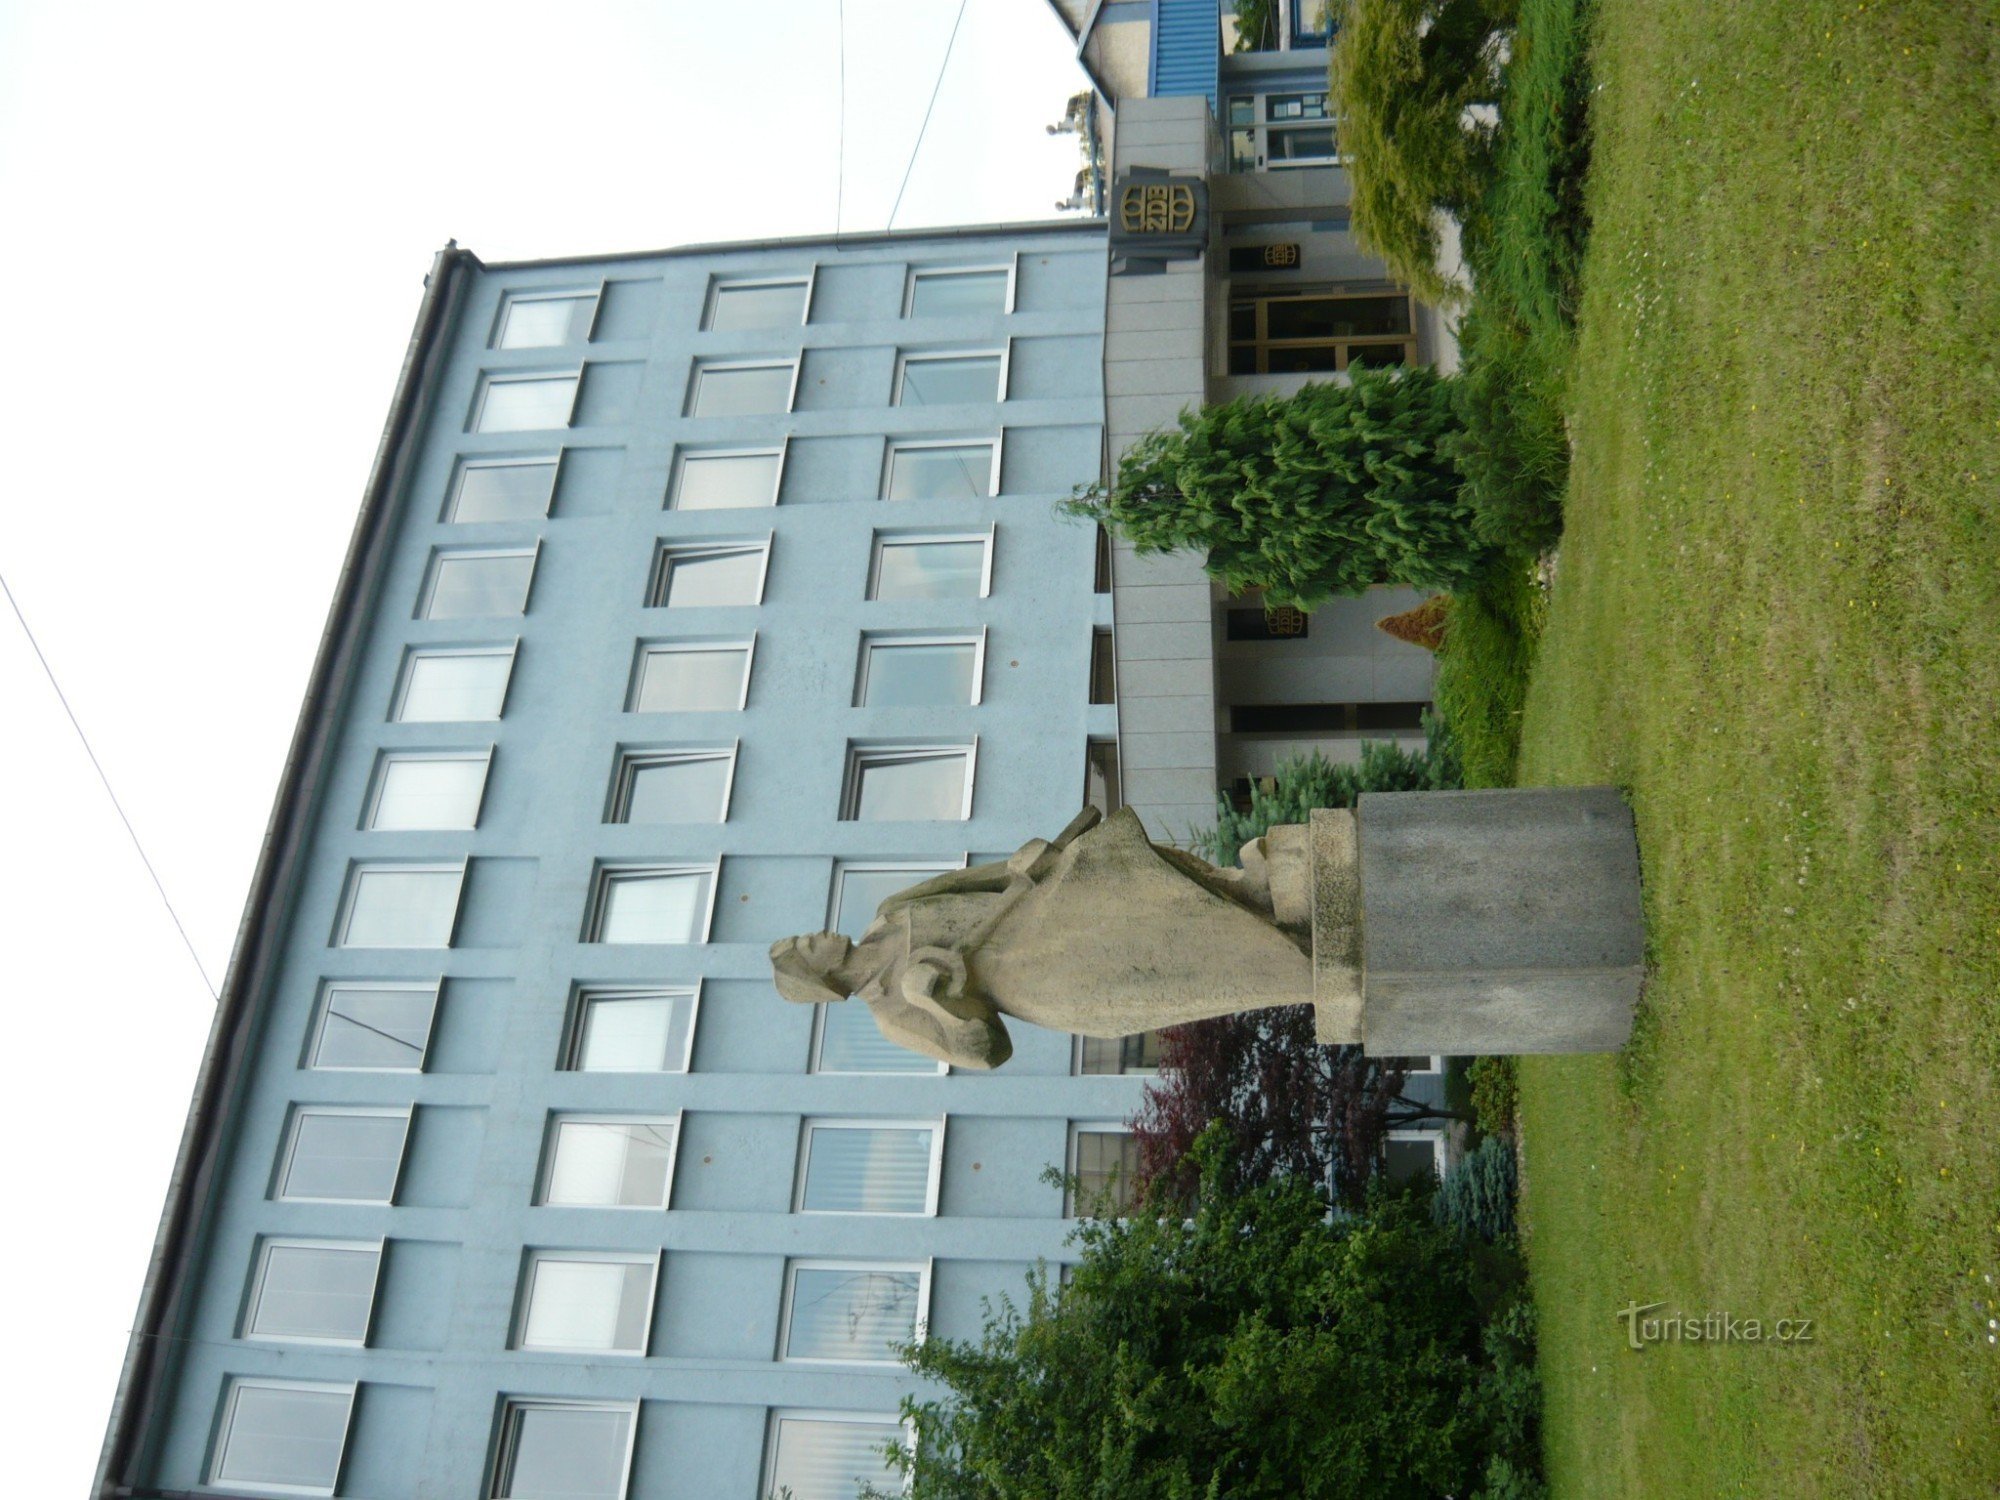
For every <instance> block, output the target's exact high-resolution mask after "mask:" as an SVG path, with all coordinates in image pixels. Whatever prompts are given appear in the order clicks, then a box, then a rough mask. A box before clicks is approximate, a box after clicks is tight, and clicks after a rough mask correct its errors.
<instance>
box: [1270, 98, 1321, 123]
mask: <svg viewBox="0 0 2000 1500" xmlns="http://www.w3.org/2000/svg"><path fill="white" fill-rule="evenodd" d="M1264 118H1265V119H1267V120H1275V121H1283V120H1324V119H1325V118H1326V95H1325V94H1272V95H1271V96H1270V97H1269V98H1268V99H1267V100H1265V103H1264Z"/></svg>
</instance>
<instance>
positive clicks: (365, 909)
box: [340, 867, 463, 948]
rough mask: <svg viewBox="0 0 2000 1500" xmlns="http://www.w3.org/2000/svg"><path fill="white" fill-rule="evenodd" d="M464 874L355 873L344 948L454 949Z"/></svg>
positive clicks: (378, 870) (342, 937)
mask: <svg viewBox="0 0 2000 1500" xmlns="http://www.w3.org/2000/svg"><path fill="white" fill-rule="evenodd" d="M462 878H463V872H462V871H459V870H395V869H385V868H380V867H378V868H374V869H362V870H358V871H356V872H355V876H354V888H353V894H352V896H351V897H350V898H349V900H348V904H347V922H346V925H345V926H344V927H343V928H342V930H341V934H340V946H341V947H343V948H449V947H450V946H451V929H452V926H453V924H454V923H455V922H456V920H457V918H458V888H459V883H460V881H461V880H462Z"/></svg>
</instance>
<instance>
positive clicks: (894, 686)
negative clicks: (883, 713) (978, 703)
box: [859, 641, 979, 708]
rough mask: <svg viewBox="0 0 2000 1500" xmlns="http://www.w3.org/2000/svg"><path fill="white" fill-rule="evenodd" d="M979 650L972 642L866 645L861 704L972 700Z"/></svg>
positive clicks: (918, 704)
mask: <svg viewBox="0 0 2000 1500" xmlns="http://www.w3.org/2000/svg"><path fill="white" fill-rule="evenodd" d="M978 654H979V650H978V647H976V646H975V645H973V643H972V642H970V641H950V642H944V641H894V642H891V641H870V642H869V643H868V657H867V662H866V664H865V666H864V668H863V674H862V693H861V703H860V705H859V706H861V707H864V708H938V707H945V706H955V705H965V704H969V703H971V702H972V688H973V674H974V670H975V668H976V667H977V665H978V660H977V659H978Z"/></svg>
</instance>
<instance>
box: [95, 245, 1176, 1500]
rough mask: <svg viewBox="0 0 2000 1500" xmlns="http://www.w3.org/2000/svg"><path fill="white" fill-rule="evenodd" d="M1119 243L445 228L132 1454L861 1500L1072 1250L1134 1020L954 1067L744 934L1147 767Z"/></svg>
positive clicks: (180, 1209) (955, 855)
mask: <svg viewBox="0 0 2000 1500" xmlns="http://www.w3.org/2000/svg"><path fill="white" fill-rule="evenodd" d="M1105 264H1106V261H1105V245H1104V240H1103V227H1102V225H1101V224H1099V223H1095V222H1091V223H1070V224H1063V225H1044V226H1019V227H1009V228H999V229H992V230H959V231H950V232H944V233H935V234H914V235H895V236H874V237H855V236H849V237H843V238H841V239H838V240H825V241H799V242H791V243H777V244H770V245H762V246H723V247H715V248H706V249H695V250H688V251H676V252H669V253H664V254H658V255H642V256H632V257H621V258H615V259H605V260H593V261H567V262H555V263H533V264H518V265H492V266H488V265H484V264H482V263H480V262H479V261H478V260H477V259H476V258H475V257H473V256H471V255H470V254H468V253H466V252H463V251H459V250H456V249H448V250H447V251H446V252H444V253H443V254H441V255H440V257H439V259H438V261H437V263H436V264H435V266H434V267H433V271H432V274H431V277H430V280H429V282H428V290H427V294H426V298H425V302H424V307H423V310H422V313H421V315H420V318H419V324H418V329H417V332H416V335H415V337H414V338H413V340H412V344H411V349H410V354H409V358H408V361H407V363H406V365H405V369H404V372H403V378H402V381H401V384H400V386H399V391H398V396H397V400H396V404H395V408H394V410H393V411H392V414H391V419H390V422H389V426H388V430H387V431H386V432H385V436H384V440H383V445H382V449H381V454H380V457H379V459H378V465H377V469H376V473H375V475H374V477H373V479H372V480H371V483H370V489H369V493H368V496H367V499H366V502H365V505H364V509H363V513H362V518H361V522H360V525H359V528H358V530H357V533H356V538H355V543H354V546H353V549H352V551H351V553H350V557H349V563H348V567H347V570H346V572H345V573H344V574H343V578H342V583H341V592H340V596H339V598H338V600H337V601H336V605H335V609H334V612H333V616H332V619H331V621H330V623H329V626H328V631H327V636H326V640H325V643H324V646H323V649H322V653H321V658H320V661H319V663H318V665H317V667H316V669H315V674H314V678H313V684H312V690H311V694H310V696H309V698H308V700H307V704H306V708H305V711H304V714H303V716H302V720H301V724H300V728H299V732H298V736H297V739H296V740H295V743H294V747H293V752H292V756H291V760H290V762H289V763H288V766H287V769H286V772H285V777H284V783H283V787H282V789H281V793H280V797H279V801H278V806H277V809H276V811H275V813H274V816H273V822H272V828H271V834H270V837H269V839H268V841H267V847H266V850H265V853H264V857H263V860H262V861H261V863H260V867H259V871H258V875H257V881H256V886H255V888H254V889H253V892H252V896H251V904H250V910H249V914H248V916H247V917H246V921H245V926H244V930H243V935H242V938H241V940H240V942H239V947H238V952H237V954H236V957H235V959H234V961H233V964H232V972H231V975H230V979H229V982H228V984H227V986H226V992H225V996H224V1003H223V1007H222V1010H221V1012H220V1013H219V1016H218V1021H217V1027H216V1032H215V1037H214V1040H213V1042H212V1045H211V1048H210V1052H209V1055H208V1058H207V1060H206V1062H205V1063H204V1068H203V1075H202V1082H201V1084H200V1088H199V1092H198V1095H197V1098H196V1102H195V1109H194V1113H193V1115H192V1116H191V1118H190V1124H189V1130H188V1136H187V1140H186V1143H185V1145H184V1147H183V1153H182V1158H181V1161H180V1164H179V1167H178V1169H177V1172H176V1177H175V1182H174V1187H173V1191H172V1196H171V1198H170V1201H169V1205H168V1212H167V1216H166V1220H165V1222H164V1224H163V1227H162V1231H161V1238H160V1242H159V1246H158V1249H157V1252H156V1259H155V1264H154V1267H153V1270H152V1273H151V1274H150V1275H149V1278H148V1287H147V1291H146V1294H145V1301H144V1303H143V1304H142V1307H141V1309H140V1316H139V1319H138V1323H137V1327H138V1333H137V1335H136V1336H135V1339H134V1342H133V1347H132V1353H131V1356H130V1357H129V1359H128V1362H127V1366H126V1370H125V1372H124V1377H123V1379H122V1381H121V1385H120V1390H119V1395H118V1404H117V1407H116V1409H115V1411H114V1415H113V1420H112V1426H111V1431H110V1434H109V1437H108V1439H107V1443H106V1448H105V1455H104V1462H103V1467H102V1469H101V1471H100V1477H99V1485H98V1492H99V1493H100V1494H102V1495H106V1496H111V1495H127V1496H146V1495H164V1494H180V1493H194V1494H205V1493H220V1494H236V1493H246V1494H256V1495H267V1494H268V1495H279V1494H340V1495H356V1496H374V1497H391V1496H418V1495H422V1496H457V1495H462V1496H530V1495H552V1494H562V1495H564V1496H576V1497H583V1496H599V1495H603V1496H614V1497H615V1496H624V1495H630V1496H634V1497H642V1496H650V1495H668V1494H673V1495H686V1494H698V1495H703V1496H712V1497H730V1496H740V1497H743V1500H752V1497H756V1496H763V1495H767V1494H771V1493H773V1492H775V1491H777V1490H779V1489H781V1488H787V1487H788V1488H789V1489H790V1490H791V1492H792V1494H793V1495H794V1496H795V1500H811V1497H817V1496H822V1495H824V1496H835V1495H839V1496H845V1495H849V1494H851V1493H853V1491H854V1488H855V1484H856V1480H857V1476H865V1475H867V1474H870V1473H874V1474H877V1475H879V1474H880V1472H881V1471H880V1463H881V1460H880V1458H879V1457H878V1456H877V1450H878V1449H879V1447H880V1445H881V1444H882V1443H884V1442H886V1441H891V1440H893V1439H894V1438H895V1436H896V1434H897V1432H898V1431H899V1429H898V1427H897V1426H896V1423H895V1413H896V1408H897V1403H898V1400H899V1398H900V1397H901V1395H902V1394H903V1393H904V1392H905V1391H906V1390H908V1389H910V1383H909V1380H908V1378H907V1376H906V1375H905V1374H903V1373H902V1372H901V1371H900V1370H899V1368H898V1367H897V1366H896V1365H895V1363H894V1360H893V1356H892V1355H891V1354H890V1353H889V1352H888V1346H889V1345H890V1343H891V1342H892V1341H895V1340H897V1339H900V1338H903V1337H907V1336H908V1335H909V1334H910V1333H911V1331H912V1330H913V1329H915V1328H916V1327H918V1326H927V1327H928V1328H929V1329H930V1330H931V1331H932V1332H933V1333H936V1334H942V1335H946V1336H952V1337H965V1336H970V1335H972V1334H974V1333H976V1331H977V1329H978V1327H979V1324H980V1307H979V1304H980V1299H981V1298H982V1297H983V1296H992V1295H995V1294H998V1293H1001V1292H1004V1291H1010V1290H1018V1288H1019V1287H1020V1285H1021V1282H1022V1278H1023V1276H1024V1274H1025V1273H1026V1272H1027V1270H1028V1269H1029V1268H1030V1267H1031V1266H1032V1265H1033V1264H1034V1263H1035V1262H1037V1261H1038V1260H1047V1261H1050V1262H1057V1261H1060V1259H1061V1258H1062V1257H1063V1255H1064V1253H1065V1250H1064V1240H1065V1235H1066V1232H1067V1230H1068V1229H1069V1228H1070V1227H1071V1224H1070V1223H1069V1222H1068V1220H1067V1219H1066V1214H1067V1213H1068V1212H1069V1211H1070V1206H1069V1205H1067V1204H1065V1202H1064V1201H1063V1194H1062V1192H1061V1191H1060V1190H1059V1189H1057V1188H1054V1187H1051V1186H1049V1185H1048V1184H1047V1183H1046V1182H1044V1181H1043V1180H1042V1175H1041V1174H1042V1171H1043V1169H1044V1167H1046V1166H1049V1165H1054V1166H1058V1167H1064V1168H1068V1169H1076V1168H1079V1167H1080V1168H1082V1169H1083V1170H1084V1171H1085V1172H1086V1173H1092V1174H1094V1173H1097V1172H1101V1171H1103V1170H1106V1169H1107V1168H1109V1167H1110V1166H1111V1165H1113V1164H1115V1163H1116V1162H1117V1161H1118V1160H1119V1159H1120V1154H1121V1150H1122V1147H1121V1146H1120V1144H1119V1138H1118V1135H1117V1129H1118V1125H1117V1122H1119V1121H1121V1120H1122V1119H1124V1118H1125V1117H1126V1116H1128V1115H1129V1114H1130V1113H1131V1112H1132V1110H1133V1108H1134V1107H1135V1105H1136V1103H1137V1099H1138V1091H1139V1086H1140V1080H1139V1079H1138V1078H1137V1077H1135V1076H1133V1074H1134V1073H1135V1072H1136V1071H1137V1070H1140V1069H1142V1068H1143V1067H1144V1066H1145V1064H1146V1062H1147V1056H1146V1053H1145V1049H1144V1046H1143V1044H1142V1043H1138V1042H1132V1043H1128V1044H1127V1045H1126V1046H1124V1047H1122V1048H1121V1047H1120V1046H1118V1045H1116V1044H1112V1045H1110V1046H1109V1047H1105V1046H1100V1045H1093V1046H1092V1047H1091V1048H1090V1049H1089V1051H1088V1052H1086V1051H1085V1050H1084V1049H1083V1048H1082V1047H1080V1046H1078V1045H1076V1044H1074V1043H1073V1042H1072V1039H1070V1038H1068V1037H1065V1036H1060V1035H1056V1034H1053V1033H1046V1032H1039V1031H1036V1030H1035V1029H1033V1028H1028V1027H1022V1026H1017V1027H1015V1028H1014V1030H1015V1056H1014V1059H1013V1061H1012V1062H1011V1063H1009V1065H1008V1066H1007V1067H1006V1068H1005V1069H1004V1070H1002V1071H1000V1072H998V1073H995V1074H990V1075H963V1074H950V1073H946V1072H944V1071H942V1070H941V1069H939V1068H937V1067H934V1066H932V1065H931V1064H929V1063H928V1062H926V1061H925V1060H923V1059H920V1058H914V1057H911V1056H908V1055H906V1054H901V1053H898V1052H896V1051H894V1050H893V1049H889V1048H886V1047H884V1046H883V1045H882V1044H881V1043H880V1042H879V1040H878V1039H876V1038H875V1036H874V1034H873V1031H872V1027H871V1026H870V1025H869V1023H868V1020H867V1016H866V1014H865V1012H862V1011H860V1009H859V1007H856V1006H841V1007H818V1008H815V1007H802V1006H791V1005H786V1004H784V1003H783V1002H781V1001H780V1000H779V999H778V998H777V997H776V995H775V994H774V992H773V990H772V988H771V985H770V982H769V977H768V972H769V971H768V965H767V960H766V956H765V953H766V948H767V947H768V945H769V944H770V943H771V941H772V940H773V939H775V938H777V937H780V936H783V935H786V934H790V933H794V932H801V931H808V930H812V929H815V928H819V927H822V926H826V927H836V928H844V929H847V930H849V931H854V930H857V927H858V924H859V923H860V922H862V921H864V920H865V917H866V915H867V914H868V913H869V912H872V909H873V906H874V903H875V901H876V900H878V899H879V898H880V896H881V895H882V894H885V893H886V892H887V891H889V890H892V889H896V888H898V887H900V886H902V885H905V884H908V883H910V882H911V881H912V880H914V879H917V878H921V877H922V875H924V874H925V873H928V872H931V871H935V870H938V869H945V868H952V867H956V866H958V865H960V864H962V863H963V862H965V861H966V860H968V859H970V860H972V861H974V862H977V861H979V860H981V859H984V858H993V857H1002V856H1004V855H1006V854H1007V853H1009V852H1011V851H1012V850H1013V849H1014V848H1016V847H1017V846H1018V845H1019V844H1021V843H1022V842H1024V841H1025V840H1027V839H1028V838H1031V837H1034V836H1038V835H1040V836H1046V835H1047V834H1049V833H1051V832H1052V831H1053V830H1054V829H1055V828H1057V827H1059V826H1060V825H1061V824H1062V823H1063V822H1064V821H1066V820H1067V818H1068V817H1069V816H1071V815H1072V814H1073V812H1074V811H1075V809H1076V808H1077V806H1078V805H1079V804H1080V802H1081V801H1082V800H1083V799H1084V797H1085V795H1086V792H1087V790H1089V791H1090V793H1091V794H1092V795H1094V796H1096V797H1097V798H1098V799H1099V800H1107V799H1109V798H1112V797H1115V796H1116V759H1115V751H1114V750H1113V749H1112V745H1113V742H1114V741H1115V736H1116V734H1117V722H1116V718H1115V715H1116V709H1115V708H1114V707H1113V706H1111V704H1110V703H1109V702H1108V701H1094V700H1106V699H1108V698H1109V697H1110V696H1111V695H1110V693H1109V691H1108V677H1109V664H1110V653H1109V651H1108V649H1107V647H1108V631H1109V629H1110V626H1111V624H1112V620H1111V604H1112V599H1111V595H1110V593H1109V592H1108V591H1100V590H1101V589H1104V588H1106V587H1107V585H1106V583H1105V580H1104V578H1103V576H1102V559H1101V558H1100V556H1099V553H1098V547H1097V543H1096V538H1095V537H1094V536H1093V534H1092V532H1091V531H1090V530H1089V529H1088V528H1085V527H1081V526H1078V525H1076V524H1074V523H1070V522H1066V521H1064V520H1061V519H1059V518H1058V517H1056V516H1055V515H1054V513H1053V510H1052V503H1053V502H1054V501H1055V500H1056V499H1058V498H1061V497H1063V496H1065V495H1067V494H1068V493H1069V491H1070V489H1071V487H1072V486H1074V485H1075V484H1077V483H1079V482H1083V481H1086V480H1089V479H1091V478H1094V477H1095V476H1096V475H1097V473H1098V472H1099V468H1100V464H1101V462H1102V453H1103V445H1104V425H1103V424H1104V415H1103V413H1104V395H1103V387H1104V376H1103V328H1104V315H1105ZM816 1011H823V1012H824V1013H823V1014H822V1013H816Z"/></svg>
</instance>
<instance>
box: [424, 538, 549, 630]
mask: <svg viewBox="0 0 2000 1500" xmlns="http://www.w3.org/2000/svg"><path fill="white" fill-rule="evenodd" d="M534 573H535V554H534V553H532V552H509V553H503V554H498V555H489V556H480V557H455V556H453V555H451V554H450V553H445V554H443V555H442V556H440V557H439V558H438V560H437V566H436V567H435V568H433V569H432V570H431V591H430V596H429V597H428V598H427V599H426V600H425V601H424V618H425V619H426V620H467V619H473V618H475V617H477V616H480V615H518V614H520V613H521V611H522V610H524V609H526V608H527V605H528V580H529V579H530V578H532V577H533V576H534Z"/></svg>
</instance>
